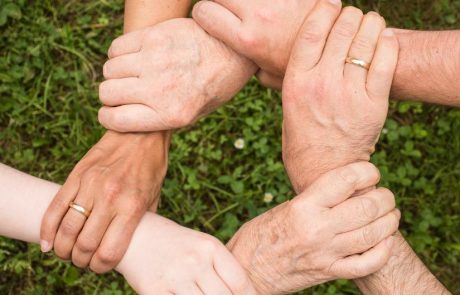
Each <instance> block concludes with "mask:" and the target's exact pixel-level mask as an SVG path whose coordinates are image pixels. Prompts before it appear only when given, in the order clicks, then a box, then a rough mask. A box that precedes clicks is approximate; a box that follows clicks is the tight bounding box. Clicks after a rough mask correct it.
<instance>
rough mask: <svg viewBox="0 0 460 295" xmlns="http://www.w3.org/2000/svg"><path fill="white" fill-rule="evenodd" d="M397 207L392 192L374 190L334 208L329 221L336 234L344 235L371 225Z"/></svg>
mask: <svg viewBox="0 0 460 295" xmlns="http://www.w3.org/2000/svg"><path fill="white" fill-rule="evenodd" d="M395 206H396V202H395V197H394V195H393V193H392V192H391V191H390V190H388V189H386V188H378V189H373V190H371V191H369V192H367V193H365V194H364V195H360V196H358V197H354V198H350V199H348V200H346V201H345V202H343V203H341V204H339V205H337V206H335V207H334V208H332V209H331V210H330V211H329V212H328V216H329V218H328V220H329V221H330V222H331V225H332V226H333V228H334V229H335V231H336V233H344V232H348V231H351V230H355V229H358V228H361V227H363V226H365V225H367V224H369V223H370V222H372V221H374V220H376V219H378V218H380V217H382V216H384V215H385V214H387V213H389V212H391V211H392V210H393V209H394V208H395Z"/></svg>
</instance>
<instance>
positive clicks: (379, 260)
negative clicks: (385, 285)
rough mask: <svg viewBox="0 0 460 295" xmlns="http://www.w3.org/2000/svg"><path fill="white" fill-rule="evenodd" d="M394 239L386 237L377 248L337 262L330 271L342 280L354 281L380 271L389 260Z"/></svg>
mask: <svg viewBox="0 0 460 295" xmlns="http://www.w3.org/2000/svg"><path fill="white" fill-rule="evenodd" d="M393 243H394V237H393V236H391V237H388V238H386V239H385V240H384V241H382V242H380V243H379V244H378V245H377V246H375V247H374V248H372V249H370V250H369V251H367V252H364V253H363V254H359V255H352V256H349V257H347V258H344V259H341V260H338V261H337V262H336V263H334V264H333V265H332V267H331V271H332V272H333V273H335V274H337V276H338V277H340V278H344V279H355V278H359V277H364V276H367V275H370V274H372V273H374V272H376V271H378V270H379V269H381V268H382V267H383V266H384V265H385V264H386V263H387V261H388V259H390V255H391V248H392V246H393Z"/></svg>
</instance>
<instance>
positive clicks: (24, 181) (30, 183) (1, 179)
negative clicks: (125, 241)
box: [0, 163, 165, 271]
mask: <svg viewBox="0 0 460 295" xmlns="http://www.w3.org/2000/svg"><path fill="white" fill-rule="evenodd" d="M59 188H60V186H59V185H57V184H55V183H52V182H49V181H46V180H43V179H39V178H36V177H33V176H31V175H28V174H26V173H23V172H20V171H18V170H15V169H13V168H11V167H8V166H6V165H3V164H1V163H0V236H5V237H8V238H12V239H16V240H21V241H24V242H29V243H34V244H38V243H39V242H40V223H41V220H42V218H43V216H44V214H45V211H46V209H47V208H48V206H49V204H50V203H51V201H52V199H53V197H54V195H55V194H56V193H57V192H58V190H59ZM144 219H155V220H158V221H157V222H158V223H159V224H161V223H162V222H164V221H165V219H164V218H161V217H159V216H157V215H155V214H152V213H146V215H145V216H144ZM144 219H143V220H144ZM143 224H144V225H143ZM149 226H151V223H150V224H149ZM142 227H145V221H141V222H140V225H139V228H142ZM138 231H139V230H137V229H136V232H138ZM140 231H142V230H140ZM136 232H135V234H134V237H133V240H132V241H131V243H130V247H128V250H127V253H131V252H132V251H130V248H132V244H135V243H137V244H139V243H138V241H136V240H135V239H136V238H137V239H139V238H138V235H139V234H137V235H136ZM123 263H124V264H126V261H125V259H122V261H121V263H120V265H123ZM120 267H121V266H120ZM116 270H118V271H120V269H119V267H117V268H116Z"/></svg>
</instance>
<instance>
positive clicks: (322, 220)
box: [228, 162, 400, 294]
mask: <svg viewBox="0 0 460 295" xmlns="http://www.w3.org/2000/svg"><path fill="white" fill-rule="evenodd" d="M378 181H379V173H378V170H377V168H375V167H374V166H373V165H372V164H370V163H368V162H359V163H354V164H350V165H348V166H345V167H341V168H338V169H336V170H332V171H330V172H328V173H326V174H324V175H323V176H321V177H320V178H319V179H318V180H317V181H315V182H314V183H313V184H312V185H311V186H310V187H309V188H308V189H307V190H306V191H305V192H303V193H301V194H300V195H299V196H297V197H295V198H294V199H293V200H292V201H290V202H286V203H283V204H281V205H279V206H277V207H275V208H274V209H272V210H270V211H268V212H266V213H265V214H263V215H260V216H258V217H256V218H255V219H253V220H251V221H250V222H248V223H246V224H245V225H244V226H243V227H242V228H241V229H240V230H239V231H238V232H237V233H236V234H235V236H234V237H233V238H232V240H231V241H230V242H229V244H228V247H229V249H230V250H231V251H232V253H233V255H235V257H236V258H237V259H238V261H239V262H240V263H241V265H242V266H243V267H244V268H246V270H247V271H248V273H249V275H250V277H251V280H252V281H253V283H254V286H255V287H256V288H257V289H258V291H259V292H260V293H261V294H284V293H288V292H294V291H298V290H301V289H305V288H308V287H310V286H313V285H317V284H320V283H323V282H326V281H329V280H333V279H337V278H347V279H352V278H357V277H363V276H366V275H369V274H371V273H373V272H375V271H377V270H378V269H380V268H381V267H382V266H384V265H385V263H386V262H387V261H388V259H389V258H390V254H391V247H392V242H393V237H392V236H391V235H392V234H393V233H394V232H395V231H396V230H397V229H398V224H399V218H400V212H399V210H397V209H395V199H394V196H393V194H392V193H391V192H390V191H389V190H387V189H384V188H379V189H374V190H371V191H369V192H367V193H365V194H363V195H361V196H358V197H355V196H353V195H354V194H355V193H356V192H357V191H359V190H362V189H365V188H368V187H371V186H374V185H375V184H377V182H378Z"/></svg>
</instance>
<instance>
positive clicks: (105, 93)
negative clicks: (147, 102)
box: [99, 77, 148, 106]
mask: <svg viewBox="0 0 460 295" xmlns="http://www.w3.org/2000/svg"><path fill="white" fill-rule="evenodd" d="M147 92H148V87H146V86H145V85H144V84H143V83H142V82H141V80H140V79H138V78H135V77H130V78H124V79H110V80H106V81H104V82H102V83H101V84H100V85H99V99H100V100H101V102H102V103H103V104H104V105H106V106H119V105H125V104H134V103H142V102H143V101H144V100H143V97H145V94H146V93H147Z"/></svg>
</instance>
